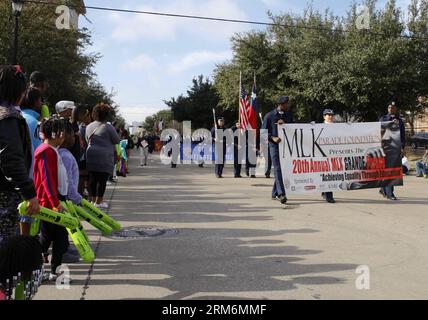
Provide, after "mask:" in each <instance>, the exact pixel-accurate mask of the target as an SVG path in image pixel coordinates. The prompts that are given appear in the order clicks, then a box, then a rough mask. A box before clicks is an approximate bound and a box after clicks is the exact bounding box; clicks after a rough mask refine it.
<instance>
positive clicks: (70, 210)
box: [61, 200, 90, 243]
mask: <svg viewBox="0 0 428 320" xmlns="http://www.w3.org/2000/svg"><path fill="white" fill-rule="evenodd" d="M61 205H62V206H63V207H65V208H67V212H68V213H69V214H71V215H72V216H73V217H75V218H76V219H77V221H79V230H80V231H81V232H82V233H83V235H84V236H85V239H86V241H87V242H88V243H89V242H90V241H89V238H88V235H87V234H86V232H85V229H83V225H82V224H81V223H80V218H79V215H78V214H77V211H76V208H75V207H74V204H73V202H71V201H70V200H67V201H66V202H65V203H63V202H61Z"/></svg>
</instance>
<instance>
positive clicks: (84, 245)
mask: <svg viewBox="0 0 428 320" xmlns="http://www.w3.org/2000/svg"><path fill="white" fill-rule="evenodd" d="M61 206H62V207H63V208H64V209H65V210H67V212H69V213H70V212H71V210H70V209H69V208H70V206H68V205H67V203H65V202H61ZM71 215H73V213H71ZM73 216H74V215H73ZM77 221H79V219H78V218H77ZM67 231H68V234H69V235H70V237H71V240H72V241H73V243H74V245H75V247H76V249H77V251H78V252H79V255H80V257H81V258H82V259H83V261H84V262H86V263H92V261H94V259H95V254H94V251H93V250H92V248H91V246H90V245H89V241H88V237H87V235H86V232H85V230H83V226H82V224H81V223H80V221H79V222H78V225H77V227H76V228H74V229H69V228H67Z"/></svg>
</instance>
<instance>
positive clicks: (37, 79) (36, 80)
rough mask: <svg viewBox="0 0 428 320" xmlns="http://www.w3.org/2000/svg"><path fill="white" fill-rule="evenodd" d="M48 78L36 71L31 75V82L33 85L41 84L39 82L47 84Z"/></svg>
mask: <svg viewBox="0 0 428 320" xmlns="http://www.w3.org/2000/svg"><path fill="white" fill-rule="evenodd" d="M46 80H47V79H46V76H45V75H44V74H43V73H41V72H40V71H34V72H33V73H32V74H31V75H30V82H31V83H39V82H45V81H46Z"/></svg>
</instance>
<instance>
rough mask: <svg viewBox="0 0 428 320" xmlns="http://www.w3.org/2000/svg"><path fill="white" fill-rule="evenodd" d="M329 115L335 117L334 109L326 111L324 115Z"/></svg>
mask: <svg viewBox="0 0 428 320" xmlns="http://www.w3.org/2000/svg"><path fill="white" fill-rule="evenodd" d="M328 114H331V115H333V116H334V111H333V110H332V109H324V111H323V113H322V115H323V116H325V115H328Z"/></svg>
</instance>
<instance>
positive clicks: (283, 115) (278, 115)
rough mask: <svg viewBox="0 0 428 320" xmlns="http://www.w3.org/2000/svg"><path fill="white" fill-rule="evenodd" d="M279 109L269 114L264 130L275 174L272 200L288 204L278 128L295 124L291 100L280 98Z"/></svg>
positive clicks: (278, 101) (266, 117)
mask: <svg viewBox="0 0 428 320" xmlns="http://www.w3.org/2000/svg"><path fill="white" fill-rule="evenodd" d="M277 106H278V107H277V108H276V109H275V110H272V111H271V112H269V113H268V114H267V115H266V116H265V119H264V121H263V127H262V129H265V130H267V133H268V140H269V152H270V155H271V157H272V163H273V166H274V172H275V183H274V185H273V189H272V200H279V201H281V203H282V204H286V203H287V196H286V193H285V188H284V182H283V177H282V170H281V162H280V153H279V144H280V143H281V139H280V138H279V132H278V126H280V125H283V124H285V123H293V122H294V120H293V114H292V113H291V112H290V105H289V98H288V97H280V98H279V99H278V100H277Z"/></svg>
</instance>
